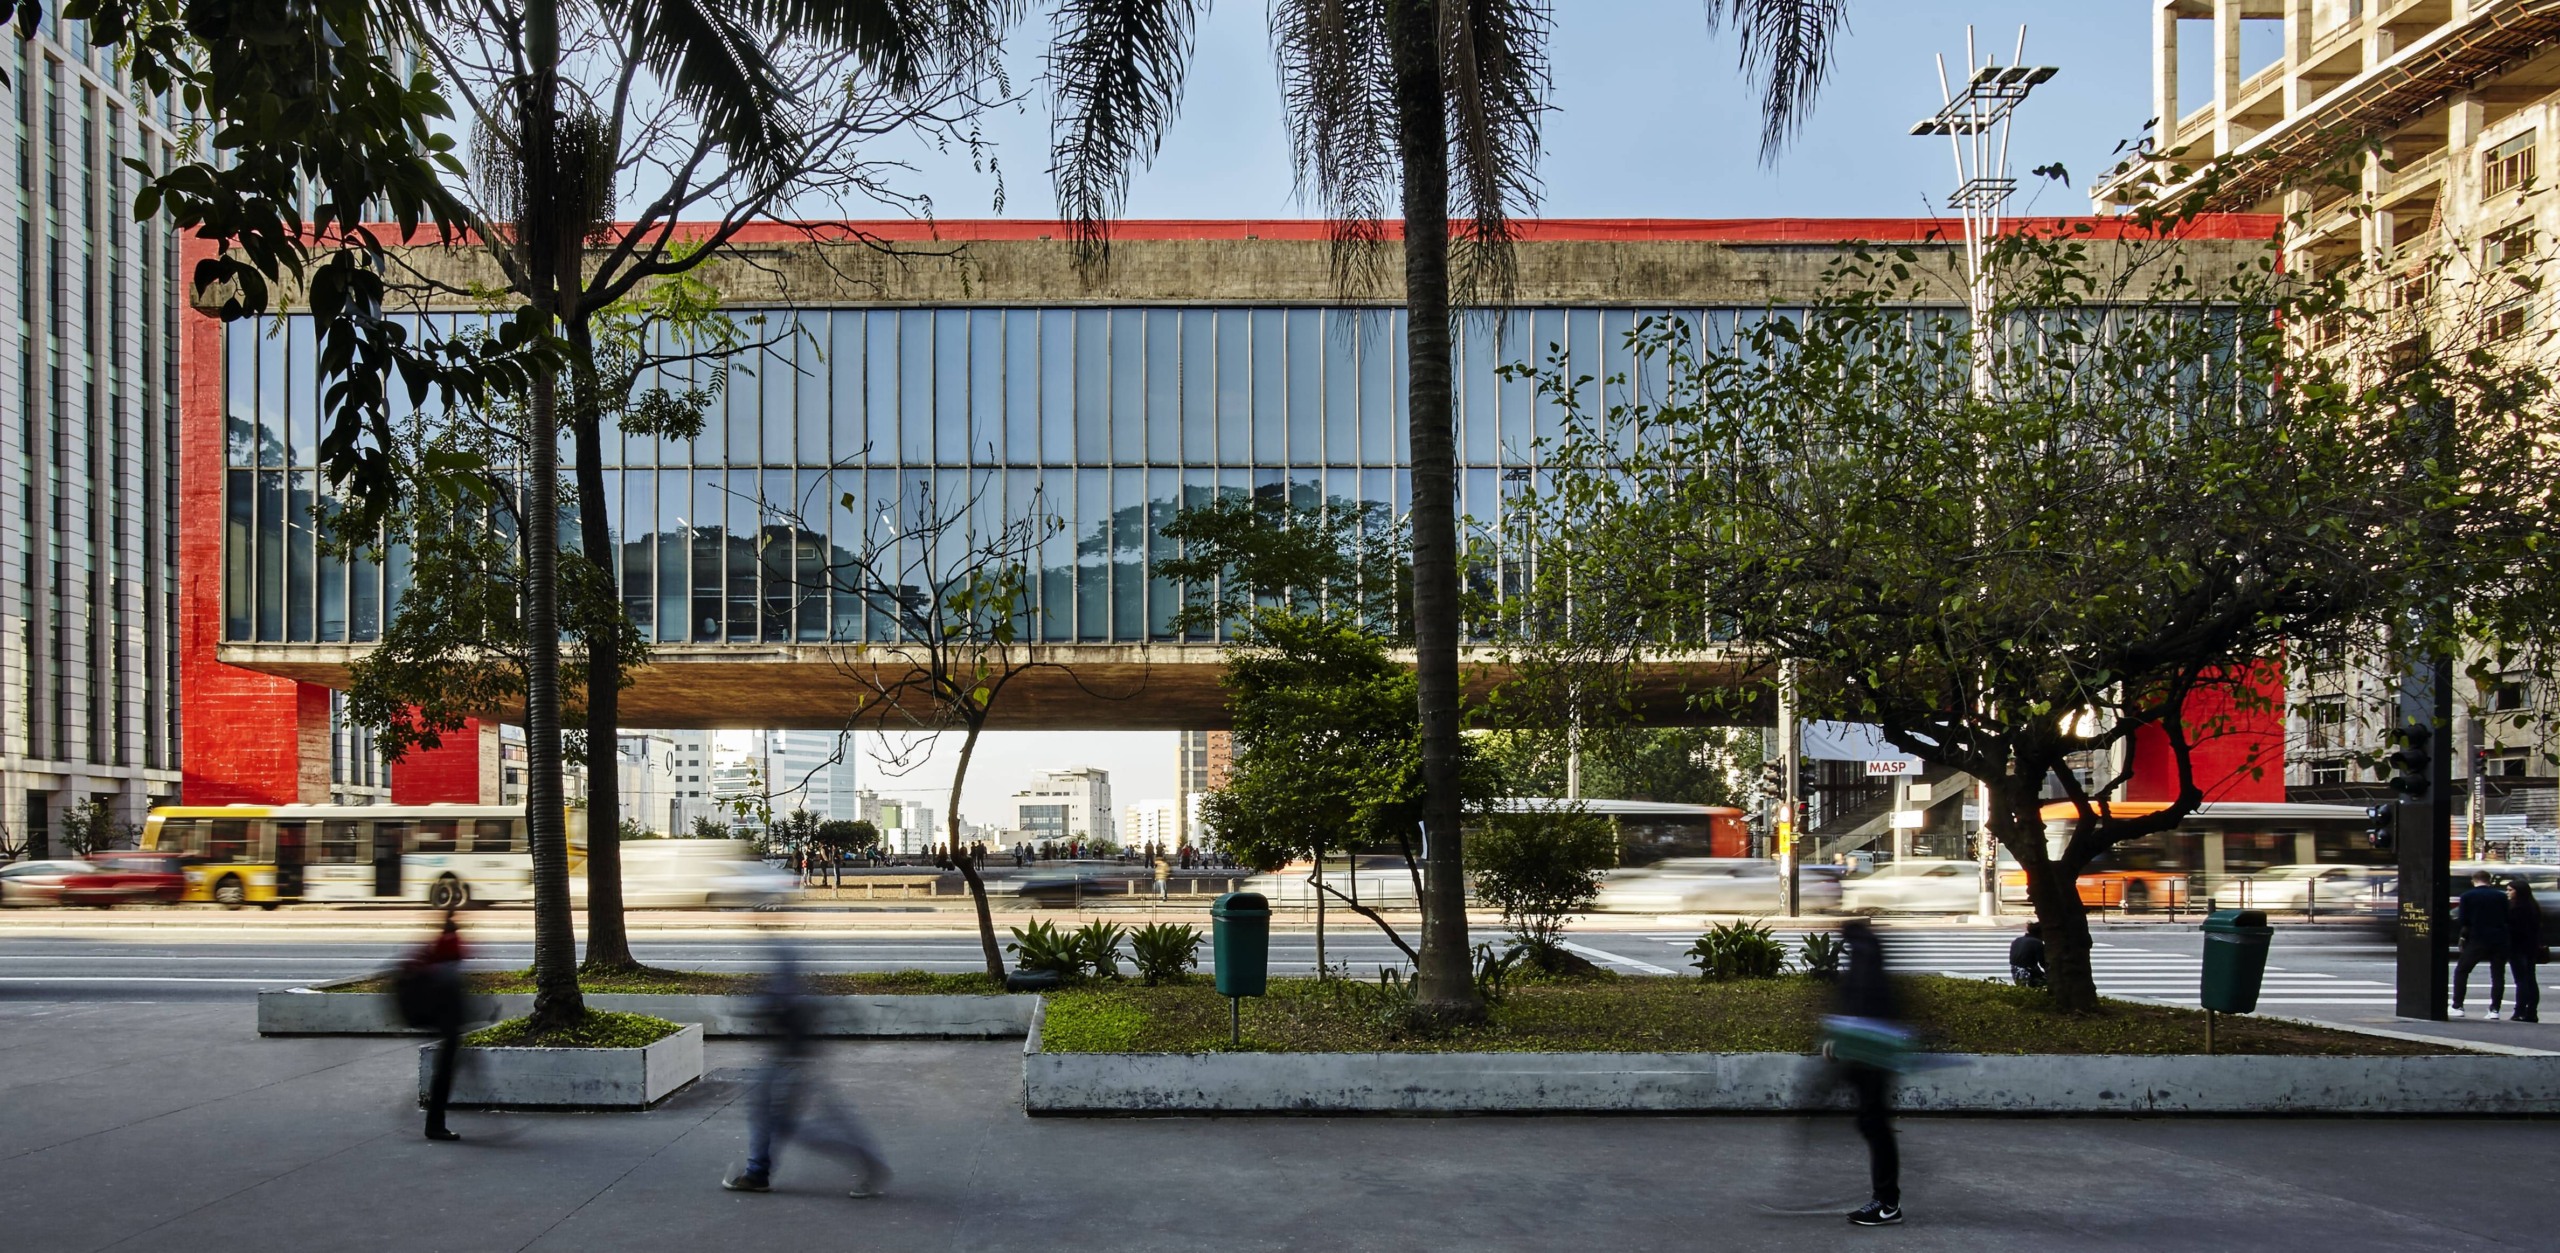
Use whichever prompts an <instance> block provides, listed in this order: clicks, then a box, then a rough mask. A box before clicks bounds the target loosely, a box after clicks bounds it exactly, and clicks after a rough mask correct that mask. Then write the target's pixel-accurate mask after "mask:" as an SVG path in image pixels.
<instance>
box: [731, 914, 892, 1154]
mask: <svg viewBox="0 0 2560 1253" xmlns="http://www.w3.org/2000/svg"><path fill="white" fill-rule="evenodd" d="M773 953H774V969H773V971H772V972H771V973H770V974H768V975H767V976H766V977H765V980H764V983H763V985H762V987H761V988H760V990H759V991H758V994H757V1004H756V1013H757V1016H758V1017H759V1018H761V1019H762V1020H763V1026H764V1029H765V1031H766V1032H767V1034H769V1035H770V1036H771V1037H772V1039H773V1044H772V1047H771V1050H770V1051H769V1052H768V1053H767V1054H766V1055H765V1064H764V1068H763V1069H762V1070H761V1071H759V1072H757V1074H756V1077H755V1080H754V1082H753V1085H752V1087H751V1088H750V1089H749V1092H748V1096H747V1100H748V1106H747V1165H746V1169H744V1170H741V1171H739V1172H738V1173H736V1174H734V1175H730V1176H728V1177H726V1178H724V1179H722V1180H721V1181H720V1186H721V1187H723V1188H727V1189H728V1190H730V1191H731V1192H769V1191H772V1190H773V1169H774V1166H775V1164H776V1162H777V1161H778V1159H779V1158H780V1156H781V1153H782V1146H783V1145H785V1144H788V1143H793V1142H797V1143H800V1144H803V1145H806V1146H808V1147H810V1148H812V1149H816V1150H817V1151H819V1152H821V1153H826V1154H829V1155H831V1156H835V1157H841V1158H844V1159H845V1160H847V1161H850V1162H852V1163H853V1166H854V1171H855V1174H854V1177H853V1188H852V1190H851V1191H850V1192H848V1193H847V1194H846V1195H848V1196H855V1197H874V1196H878V1195H880V1192H881V1190H882V1189H883V1188H886V1187H888V1186H889V1162H888V1158H887V1157H886V1156H885V1155H883V1154H882V1153H881V1151H880V1142H879V1141H878V1140H877V1139H875V1138H874V1137H873V1136H872V1134H871V1129H870V1128H869V1127H867V1126H865V1125H864V1124H863V1122H862V1119H861V1117H860V1116H859V1115H857V1114H855V1113H854V1110H853V1107H852V1106H850V1105H847V1104H846V1103H845V1102H844V1101H843V1100H842V1099H840V1098H838V1097H837V1096H836V1095H835V1094H834V1093H833V1092H831V1091H829V1090H827V1089H826V1088H825V1087H824V1086H822V1085H821V1084H819V1083H818V1082H817V1080H816V1078H815V1077H814V1076H813V1075H812V1074H811V1073H810V1072H811V1070H812V1065H811V1057H810V1055H811V1053H812V1052H814V1051H815V1047H814V1036H813V1028H814V1026H815V1023H814V1022H813V1019H814V1017H815V1014H816V1010H815V1008H814V1006H813V1005H812V1004H811V1003H810V1000H809V990H808V986H807V984H806V982H805V981H804V980H803V979H802V977H801V973H800V961H799V954H798V953H797V952H795V951H794V950H793V949H792V948H791V946H790V945H788V944H776V945H775V946H774V949H773Z"/></svg>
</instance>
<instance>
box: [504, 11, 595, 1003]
mask: <svg viewBox="0 0 2560 1253" xmlns="http://www.w3.org/2000/svg"><path fill="white" fill-rule="evenodd" d="M526 19H527V20H526V40H525V42H526V52H527V54H528V59H529V60H530V61H531V63H532V65H533V67H534V74H533V81H532V82H530V83H529V84H527V85H526V88H525V99H524V108H523V109H522V110H521V112H520V114H519V116H520V118H521V120H522V123H523V125H524V130H525V134H524V145H525V152H524V156H525V161H524V182H525V209H524V212H523V219H524V220H523V221H522V222H521V223H520V224H519V229H520V230H521V232H522V234H523V237H524V244H525V248H526V256H527V260H528V261H529V262H530V265H529V269H530V270H531V274H532V283H531V286H532V289H533V290H532V293H531V294H532V295H533V297H534V299H533V304H534V307H535V308H536V309H537V310H538V311H540V313H541V314H542V315H543V316H544V317H545V318H546V319H547V318H549V317H551V316H554V315H556V314H557V313H558V311H559V310H560V309H561V308H562V307H563V306H562V305H561V303H560V302H559V279H560V276H561V266H560V262H561V259H562V254H564V253H565V254H566V256H567V260H568V267H567V274H568V281H569V282H570V283H572V284H574V283H575V282H576V279H577V273H578V268H577V267H578V261H579V254H578V251H577V248H578V237H577V234H576V231H575V228H574V227H573V226H571V225H569V224H566V223H563V222H562V221H561V220H560V216H561V215H560V212H559V201H560V197H559V196H557V195H556V194H555V193H554V185H555V184H556V183H557V182H558V180H559V178H560V176H561V171H560V169H559V160H558V152H559V142H558V141H559V113H558V102H559V92H560V81H559V66H560V12H559V7H558V4H557V2H556V0H534V2H533V3H532V4H530V5H529V6H528V7H527V11H526ZM531 409H532V420H531V429H529V430H528V431H527V432H526V438H527V440H528V442H529V443H530V445H531V453H532V457H531V461H532V465H531V467H530V469H529V473H528V475H527V479H526V483H525V519H524V549H525V606H524V626H525V653H526V656H525V682H524V698H525V699H524V704H525V717H524V729H525V826H526V829H527V830H528V832H529V833H530V836H531V845H532V853H533V1013H532V1015H531V1018H532V1022H531V1024H530V1025H531V1026H532V1027H533V1028H534V1029H535V1030H536V1031H552V1030H563V1029H567V1028H571V1027H574V1026H576V1025H577V1024H578V1023H579V1022H580V1021H582V1020H584V1019H585V1017H586V1013H587V1009H586V1003H585V1001H584V1000H583V999H582V998H581V997H580V996H579V993H578V969H577V963H578V938H577V935H576V934H575V933H574V932H573V931H572V930H571V929H570V926H569V833H568V807H567V803H566V799H565V798H564V797H563V796H562V794H561V785H560V615H559V588H560V579H559V547H560V502H559V494H560V490H559V489H560V433H559V432H560V426H559V423H560V380H559V377H558V375H557V374H556V373H554V372H552V371H549V370H537V371H536V372H535V374H534V379H533V403H532V406H531Z"/></svg>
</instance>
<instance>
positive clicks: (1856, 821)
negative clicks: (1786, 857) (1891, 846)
mask: <svg viewBox="0 0 2560 1253" xmlns="http://www.w3.org/2000/svg"><path fill="white" fill-rule="evenodd" d="M1959 780H1964V781H1966V783H1967V784H1968V785H1967V786H1957V783H1958V781H1959ZM1914 782H1919V783H1926V784H1928V785H1929V799H1928V800H1925V801H1922V802H1920V804H1919V805H1918V806H1917V807H1918V808H1919V809H1920V810H1921V811H1923V812H1927V811H1929V810H1933V809H1936V808H1938V807H1939V806H1941V805H1945V804H1950V803H1952V802H1955V801H1958V800H1961V799H1962V798H1963V797H1964V796H1965V795H1966V794H1968V793H1969V792H1971V791H1972V788H1971V787H1970V786H1969V782H1970V781H1969V780H1967V779H1966V776H1965V775H1964V774H1962V773H1961V772H1958V771H1955V770H1947V769H1938V768H1932V769H1930V770H1928V771H1926V772H1924V773H1922V774H1921V776H1920V777H1919V778H1918V779H1917V780H1914ZM1892 831H1893V794H1892V793H1890V792H1888V793H1886V794H1885V795H1884V796H1882V797H1880V798H1878V799H1876V800H1874V801H1870V802H1868V803H1867V804H1864V805H1860V806H1858V807H1857V808H1855V809H1852V810H1849V811H1848V812H1846V813H1843V814H1840V815H1839V816H1837V817H1834V818H1831V819H1829V820H1826V821H1825V822H1823V823H1822V824H1821V825H1820V826H1817V827H1815V828H1813V829H1812V830H1810V831H1807V832H1805V835H1806V836H1807V837H1808V838H1809V839H1810V840H1811V841H1812V844H1813V847H1812V850H1811V851H1810V852H1808V853H1807V854H1806V855H1805V860H1807V861H1809V862H1827V861H1830V860H1831V859H1833V858H1835V857H1838V856H1839V855H1840V854H1842V853H1848V852H1855V851H1856V850H1858V849H1861V848H1865V847H1866V846H1868V845H1870V844H1873V843H1875V842H1876V840H1877V838H1878V837H1880V836H1886V835H1889V834H1891V833H1892Z"/></svg>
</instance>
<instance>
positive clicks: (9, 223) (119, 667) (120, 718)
mask: <svg viewBox="0 0 2560 1253" xmlns="http://www.w3.org/2000/svg"><path fill="white" fill-rule="evenodd" d="M0 55H6V56H7V57H8V58H9V64H8V67H7V68H8V70H9V77H10V80H11V81H10V84H9V86H8V87H7V88H6V89H5V90H6V92H7V105H6V108H7V110H8V114H7V119H6V124H5V126H0V169H5V170H7V171H8V172H9V173H10V175H11V177H10V179H9V184H8V186H9V194H8V197H7V199H6V200H5V201H0V215H5V220H4V221H0V275H4V276H5V281H6V282H7V283H8V284H9V285H10V286H11V287H12V288H13V289H14V291H15V293H16V300H15V303H16V305H17V312H18V330H17V332H16V333H15V334H14V335H9V336H7V337H5V338H0V462H5V467H6V468H5V469H0V754H5V755H6V756H7V758H8V760H9V764H8V766H7V767H6V768H5V769H4V770H0V824H4V825H5V826H6V827H7V828H8V832H7V834H8V836H9V837H12V838H14V837H19V836H24V837H27V838H28V839H29V841H30V842H31V843H34V844H35V845H36V846H37V847H43V845H44V842H45V841H47V840H49V837H50V832H48V831H46V830H44V828H45V827H46V826H47V825H48V823H47V818H46V815H49V814H56V813H60V812H62V811H63V810H64V809H66V808H67V807H69V806H72V805H76V804H79V803H82V802H85V801H89V800H93V799H100V800H105V801H107V802H108V803H109V804H110V805H111V806H112V807H113V810H114V816H115V817H116V818H117V819H118V820H120V821H139V819H140V817H141V810H142V808H143V807H144V806H145V805H146V804H147V803H149V801H150V800H151V799H152V798H153V797H164V796H171V795H174V794H175V792H176V789H177V783H178V775H177V766H178V743H179V738H178V701H177V693H176V683H175V680H176V656H177V616H178V615H177V609H178V580H177V543H178V539H177V537H178V493H177V487H178V478H177V461H178V458H177V450H178V443H177V440H178V359H177V345H178V334H179V327H178V311H179V301H180V293H179V290H178V281H179V278H178V274H179V265H178V240H177V237H176V234H175V232H172V231H169V230H167V229H165V228H164V227H162V226H160V225H159V224H157V223H137V222H135V221H134V220H133V215H132V209H131V206H132V202H133V197H134V194H135V192H136V191H137V190H138V186H139V182H138V175H136V174H135V173H134V171H133V170H132V169H131V168H129V167H128V165H127V164H126V163H127V162H128V161H133V160H138V161H141V162H143V163H145V164H146V165H151V166H155V167H156V166H161V165H164V164H165V163H166V162H167V161H168V160H169V159H170V157H171V154H172V153H173V152H175V151H176V144H177V139H176V136H175V135H174V134H173V133H172V131H171V129H170V126H169V119H168V118H167V117H166V115H165V113H163V112H161V111H160V110H159V108H158V104H157V102H154V101H150V100H147V99H146V100H141V101H136V100H133V99H131V98H129V97H128V96H127V95H126V90H125V89H126V88H127V87H128V86H129V83H128V82H127V80H126V78H125V72H124V70H123V68H122V67H121V66H119V65H118V64H117V63H116V59H115V57H114V56H113V55H112V53H111V52H108V51H102V50H98V49H93V48H89V47H87V46H85V45H84V44H82V43H81V42H80V41H79V39H78V37H77V30H76V27H75V28H57V27H54V26H52V25H50V24H49V23H48V24H47V26H46V27H45V28H44V30H43V32H42V34H41V36H40V37H39V38H36V39H33V40H27V41H24V42H18V43H13V44H12V45H11V48H10V51H9V52H7V53H6V54H0Z"/></svg>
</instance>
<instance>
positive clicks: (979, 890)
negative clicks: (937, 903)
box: [943, 721, 1004, 987]
mask: <svg viewBox="0 0 2560 1253" xmlns="http://www.w3.org/2000/svg"><path fill="white" fill-rule="evenodd" d="M985 729H986V724H985V723H984V722H978V721H973V722H971V723H970V724H969V734H967V735H966V736H963V737H962V738H961V740H960V764H959V765H958V766H957V767H956V768H954V769H953V770H952V772H951V808H949V809H946V810H944V811H943V813H944V814H946V815H948V817H947V819H946V821H948V822H950V824H951V859H952V860H953V861H956V862H958V863H960V881H961V882H963V883H966V884H968V885H969V902H970V904H972V905H974V906H976V907H977V910H978V947H979V948H980V949H981V950H983V951H984V952H985V954H986V958H987V977H988V978H990V979H993V980H995V981H996V984H997V986H998V987H1002V986H1003V984H1004V950H1003V949H1001V948H999V947H997V946H996V917H995V914H994V913H993V912H992V911H990V910H989V909H988V908H987V882H986V880H984V879H981V878H979V877H978V863H977V861H976V860H975V859H973V858H971V857H970V856H969V850H968V849H967V848H965V847H963V846H962V845H961V843H960V785H961V784H963V783H966V782H968V779H969V757H970V755H971V754H973V753H975V752H977V751H978V733H979V732H980V731H983V730H985Z"/></svg>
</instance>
